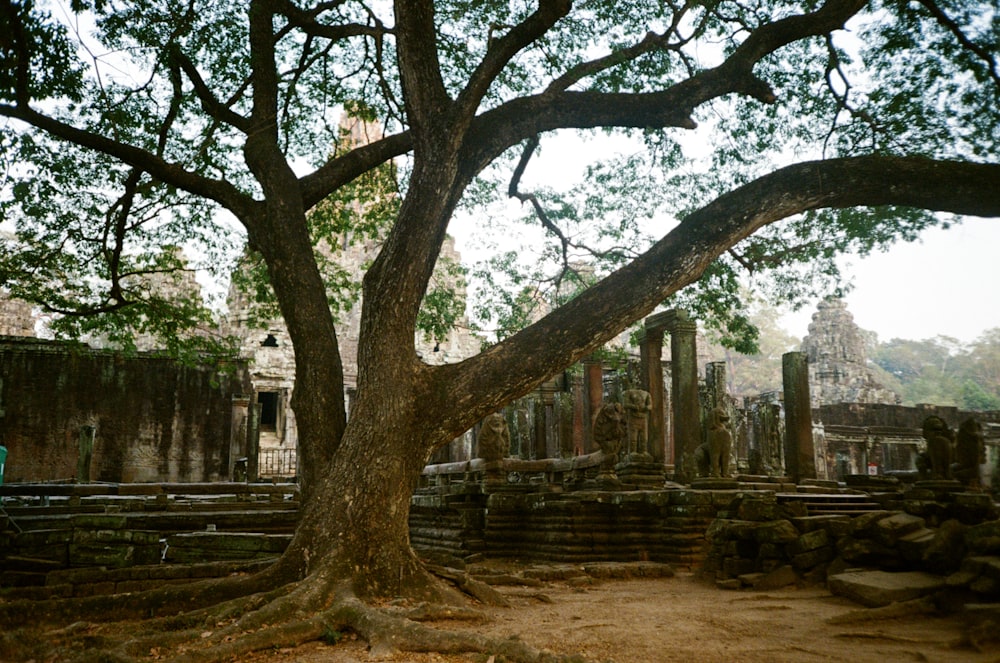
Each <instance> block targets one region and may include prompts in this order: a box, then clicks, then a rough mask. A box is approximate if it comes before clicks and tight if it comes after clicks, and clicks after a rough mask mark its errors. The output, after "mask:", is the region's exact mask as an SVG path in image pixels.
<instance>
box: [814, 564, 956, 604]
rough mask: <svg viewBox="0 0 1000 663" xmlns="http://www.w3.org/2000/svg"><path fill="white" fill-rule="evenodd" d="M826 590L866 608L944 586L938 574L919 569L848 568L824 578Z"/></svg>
mask: <svg viewBox="0 0 1000 663" xmlns="http://www.w3.org/2000/svg"><path fill="white" fill-rule="evenodd" d="M827 585H828V587H829V589H830V592H832V593H833V594H836V595H838V596H844V597H846V598H849V599H851V600H852V601H856V602H857V603H860V604H862V605H865V606H868V607H869V608H877V607H881V606H885V605H889V604H890V603H895V602H897V601H909V600H911V599H916V598H920V597H921V596H926V595H927V594H932V593H934V592H936V591H938V590H941V589H944V588H945V580H944V578H942V577H940V576H934V575H931V574H929V573H923V572H919V571H907V572H901V573H889V572H886V571H851V572H847V573H839V574H837V575H832V576H830V577H829V578H827Z"/></svg>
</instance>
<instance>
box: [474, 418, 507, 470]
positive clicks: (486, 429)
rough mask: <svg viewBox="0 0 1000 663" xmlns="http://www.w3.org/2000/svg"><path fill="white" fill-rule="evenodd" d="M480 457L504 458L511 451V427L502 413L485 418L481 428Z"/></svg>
mask: <svg viewBox="0 0 1000 663" xmlns="http://www.w3.org/2000/svg"><path fill="white" fill-rule="evenodd" d="M478 441H479V457H480V458H482V459H483V460H486V461H498V460H503V459H504V458H505V457H506V456H507V454H508V453H509V452H510V429H508V428H507V420H506V419H504V418H503V415H502V414H500V413H497V412H495V413H493V414H491V415H488V416H487V417H486V418H485V419H483V425H482V427H481V428H480V429H479V438H478Z"/></svg>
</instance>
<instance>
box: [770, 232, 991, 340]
mask: <svg viewBox="0 0 1000 663" xmlns="http://www.w3.org/2000/svg"><path fill="white" fill-rule="evenodd" d="M843 265H844V266H845V273H846V274H848V275H849V276H851V277H853V282H854V286H855V287H854V290H853V291H851V292H850V293H848V295H847V297H845V301H846V302H847V310H848V311H849V312H851V313H852V314H853V315H854V322H856V323H857V324H858V326H859V327H861V328H862V329H866V330H869V331H874V332H876V333H877V334H878V337H879V340H881V341H889V340H891V339H893V338H902V339H908V340H923V339H927V338H933V337H935V336H939V335H940V336H952V337H954V338H957V339H958V340H960V341H963V342H966V343H968V342H970V341H974V340H975V339H976V338H977V337H979V336H980V335H981V334H982V333H983V332H984V331H986V330H987V329H992V328H994V327H1000V294H998V287H1000V219H983V218H976V217H966V218H965V220H964V221H963V223H962V224H961V225H955V226H952V227H951V228H948V229H947V230H941V229H938V228H935V229H931V230H929V231H926V232H925V233H924V234H923V235H922V236H921V238H920V240H918V241H916V242H913V243H908V244H896V245H895V246H893V247H892V249H891V250H890V251H888V252H887V253H877V254H872V255H871V256H868V257H867V258H858V257H856V256H853V257H848V258H847V259H845V260H844V263H843ZM815 311H816V307H815V302H813V303H812V304H811V305H810V306H807V307H805V308H803V309H802V310H801V311H798V312H796V313H790V314H788V315H786V316H784V317H783V318H782V323H783V326H784V327H785V329H786V330H787V331H788V332H789V333H791V334H793V335H794V336H798V337H800V338H801V337H802V336H805V335H806V334H807V333H808V326H809V322H810V321H811V319H812V314H813V313H814V312H815Z"/></svg>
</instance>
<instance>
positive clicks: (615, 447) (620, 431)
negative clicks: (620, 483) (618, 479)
mask: <svg viewBox="0 0 1000 663" xmlns="http://www.w3.org/2000/svg"><path fill="white" fill-rule="evenodd" d="M593 424H594V425H593V427H592V434H593V437H594V443H596V444H597V446H598V447H600V448H601V451H602V452H603V453H604V460H603V461H602V462H601V473H602V474H604V475H606V474H613V473H614V468H615V463H616V462H617V461H618V452H619V451H620V450H621V448H622V440H623V439H624V438H625V415H624V410H623V408H622V406H621V404H620V403H608V404H606V405H603V406H602V407H601V409H600V410H598V411H597V412H596V413H595V414H594V422H593Z"/></svg>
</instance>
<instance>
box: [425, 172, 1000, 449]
mask: <svg viewBox="0 0 1000 663" xmlns="http://www.w3.org/2000/svg"><path fill="white" fill-rule="evenodd" d="M884 205H894V206H905V207H917V208H922V209H927V210H933V211H941V212H952V213H956V214H968V215H975V216H987V217H996V216H1000V164H978V163H968V162H953V161H933V160H930V159H924V158H920V157H884V156H868V157H855V158H845V159H831V160H827V161H815V162H807V163H801V164H796V165H793V166H789V167H787V168H783V169H781V170H778V171H775V172H774V173H771V174H769V175H766V176H764V177H761V178H760V179H757V180H755V181H753V182H750V183H749V184H746V185H745V186H742V187H740V188H738V189H736V190H734V191H731V192H729V193H727V194H725V195H723V196H720V197H719V198H717V199H716V200H715V201H714V202H712V203H710V204H708V205H706V206H705V207H703V208H702V209H700V210H698V211H696V212H694V213H693V214H691V215H689V216H688V217H687V218H685V219H684V220H683V221H682V222H681V224H680V225H679V226H678V227H677V228H675V229H674V230H673V231H671V232H670V233H669V234H668V235H667V236H665V237H664V238H663V239H661V240H660V241H659V242H657V243H656V244H655V245H654V246H653V247H652V248H650V250H649V251H647V252H646V253H645V254H643V255H642V256H641V257H639V258H638V259H636V260H635V261H634V262H632V263H631V264H629V265H628V266H626V267H623V268H622V269H620V270H618V271H617V272H614V273H613V274H611V275H610V276H608V277H607V278H605V279H604V280H603V281H601V282H600V283H599V284H597V285H595V286H593V287H591V288H589V289H588V290H586V291H584V292H583V293H581V294H580V295H579V296H578V297H576V298H575V299H573V300H571V301H570V302H569V303H567V304H566V305H564V306H561V307H559V308H558V309H556V310H555V311H553V312H552V313H550V314H549V315H548V316H546V317H545V318H543V319H542V320H540V321H539V322H537V323H535V324H534V325H531V326H530V327H528V328H526V329H524V330H522V331H521V332H519V333H518V334H516V335H514V336H512V337H511V338H509V339H507V340H505V341H503V342H501V343H499V344H498V345H496V346H494V347H492V348H490V349H489V350H487V351H485V352H484V353H482V354H480V355H477V356H475V357H473V358H471V359H469V360H467V361H465V362H462V363H460V364H453V365H450V366H442V367H437V368H433V369H430V368H428V369H427V370H428V372H429V373H433V374H434V376H433V378H432V379H433V380H442V381H444V382H447V383H449V384H452V385H453V386H454V385H455V384H458V385H461V387H459V388H453V389H450V390H448V393H450V394H460V396H459V398H458V400H457V401H455V402H452V403H448V404H444V403H436V404H434V405H433V406H434V407H435V408H440V415H441V418H440V420H439V421H438V425H439V429H438V430H441V431H447V432H448V433H454V434H456V435H457V434H458V433H460V432H461V431H463V430H465V429H466V428H468V427H469V426H471V425H472V424H474V423H475V422H476V421H478V420H479V419H481V418H482V417H483V416H485V415H486V414H488V413H489V412H491V411H493V410H494V409H496V407H498V406H499V405H500V404H502V403H505V402H509V401H510V400H512V399H513V398H516V397H518V396H521V395H523V394H525V393H527V392H528V391H529V390H530V389H532V388H533V387H534V386H535V385H537V384H538V383H540V382H541V381H542V380H544V379H546V378H548V377H549V376H550V375H552V374H554V373H556V372H557V371H559V370H561V369H562V368H563V367H565V366H568V365H570V364H571V363H573V362H574V361H576V360H578V359H579V358H581V357H583V356H585V355H587V354H588V353H590V352H593V351H594V350H595V349H597V348H598V347H600V346H601V345H602V344H604V343H605V342H606V341H608V340H609V339H610V338H612V337H613V336H614V335H615V334H617V333H618V332H619V331H620V330H621V329H624V328H625V327H627V326H628V325H629V324H631V323H632V322H634V321H636V320H639V319H641V318H643V317H644V316H646V315H648V314H649V313H650V312H651V311H653V309H654V308H655V307H656V306H657V305H658V304H659V303H660V302H662V301H663V300H664V299H665V298H666V297H668V296H669V295H671V294H672V293H674V292H677V291H678V290H680V289H681V288H683V287H684V286H686V285H688V284H690V283H692V282H694V281H696V280H697V279H698V278H699V277H700V276H701V274H702V273H703V272H704V271H705V269H706V268H707V267H708V265H709V264H710V263H711V262H712V261H713V260H715V258H716V257H718V256H719V255H720V254H722V253H723V252H724V251H726V250H727V249H728V248H729V247H731V246H733V245H735V244H736V243H737V242H739V241H740V240H742V239H744V238H746V237H748V236H749V235H751V234H752V233H753V232H755V231H756V230H758V229H760V228H762V227H763V226H765V225H768V224H770V223H774V222H775V221H779V220H781V219H784V218H787V217H789V216H792V215H795V214H799V213H802V212H805V211H808V210H813V209H822V208H847V207H856V206H872V207H877V206H884ZM528 356H530V357H531V361H525V360H524V359H525V357H528ZM430 393H434V392H433V390H432V391H431V392H430ZM425 405H426V406H427V407H431V404H430V403H427V404H425ZM435 411H437V410H435ZM433 419H434V418H433V417H430V418H429V420H433Z"/></svg>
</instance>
